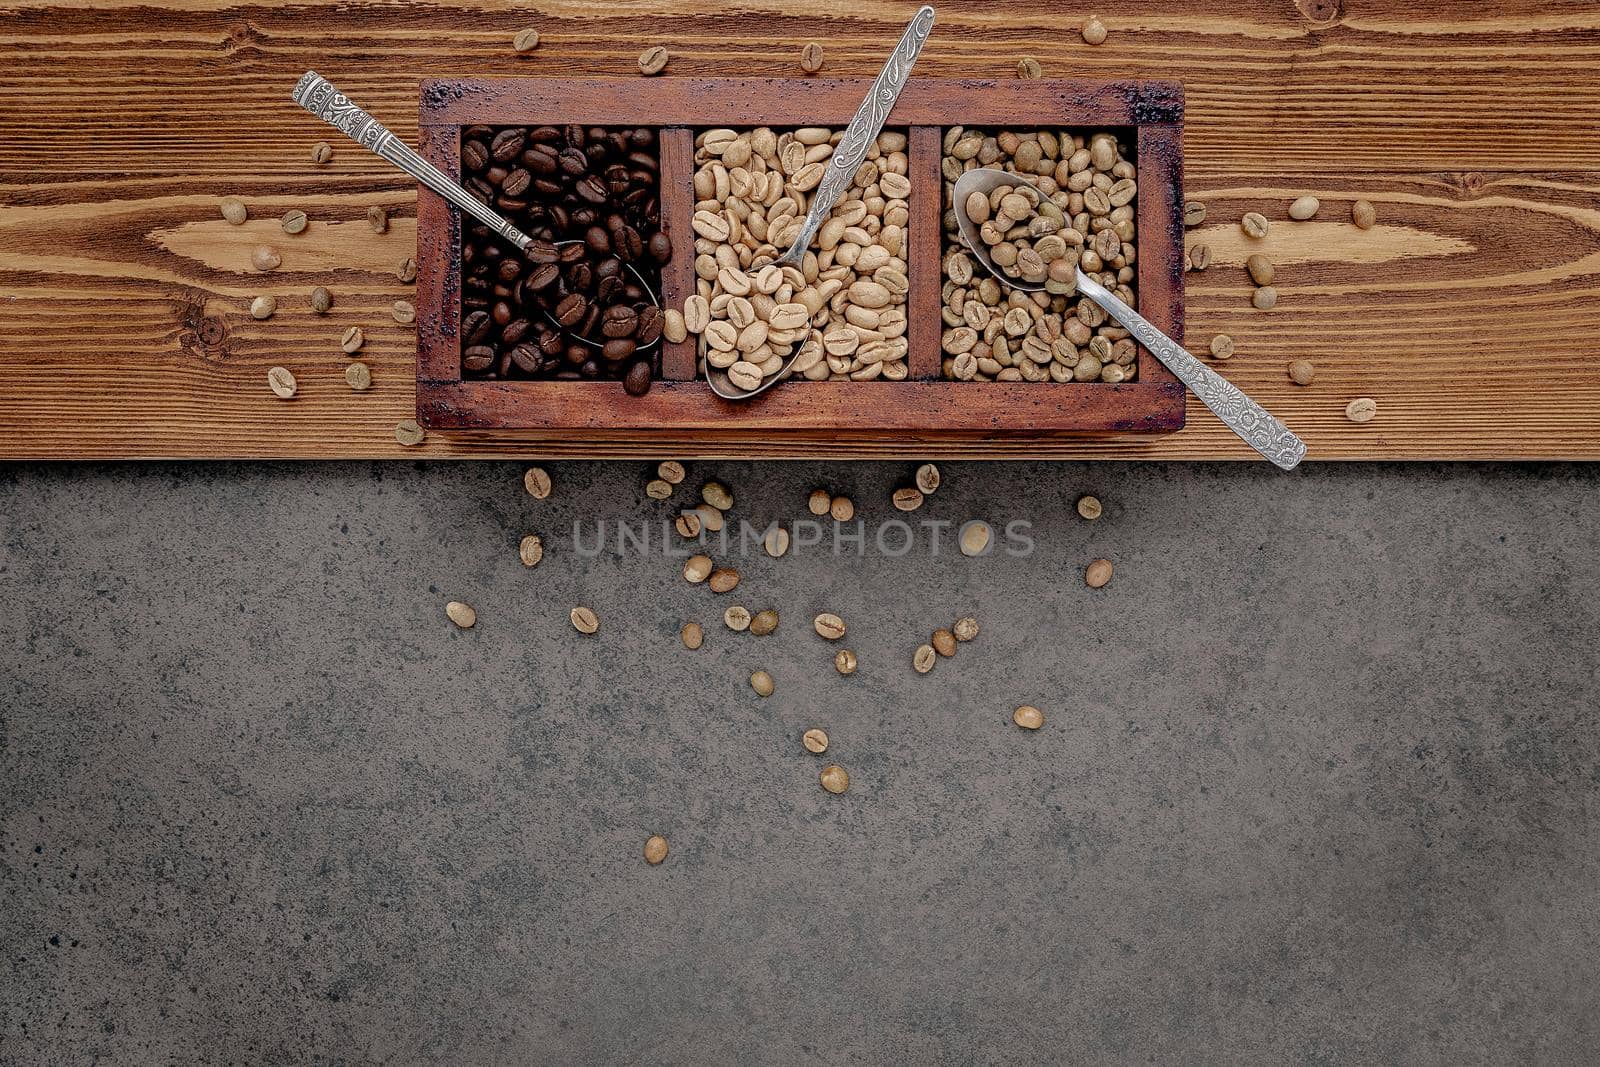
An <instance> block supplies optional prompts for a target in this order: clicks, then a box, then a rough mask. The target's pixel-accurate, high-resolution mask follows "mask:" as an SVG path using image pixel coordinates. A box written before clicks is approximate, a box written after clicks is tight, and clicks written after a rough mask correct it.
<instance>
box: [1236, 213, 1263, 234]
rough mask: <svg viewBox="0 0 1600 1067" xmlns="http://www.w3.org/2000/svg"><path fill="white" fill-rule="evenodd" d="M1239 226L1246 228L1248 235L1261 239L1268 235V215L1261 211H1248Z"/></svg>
mask: <svg viewBox="0 0 1600 1067" xmlns="http://www.w3.org/2000/svg"><path fill="white" fill-rule="evenodd" d="M1239 228H1240V229H1242V230H1244V235H1245V236H1246V237H1250V238H1254V239H1255V240H1257V241H1259V240H1261V238H1263V237H1265V236H1266V235H1267V229H1268V226H1267V217H1266V216H1265V215H1263V214H1261V212H1259V211H1247V212H1245V216H1244V218H1242V219H1240V220H1239Z"/></svg>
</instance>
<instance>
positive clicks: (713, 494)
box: [700, 482, 733, 511]
mask: <svg viewBox="0 0 1600 1067" xmlns="http://www.w3.org/2000/svg"><path fill="white" fill-rule="evenodd" d="M700 499H701V500H704V501H705V502H706V503H707V504H710V505H711V506H712V507H714V508H716V509H717V510H718V511H728V510H730V509H731V508H732V507H733V493H732V492H730V491H729V489H728V487H727V486H725V485H723V484H722V483H721V482H707V483H706V484H705V485H702V486H701V487H700Z"/></svg>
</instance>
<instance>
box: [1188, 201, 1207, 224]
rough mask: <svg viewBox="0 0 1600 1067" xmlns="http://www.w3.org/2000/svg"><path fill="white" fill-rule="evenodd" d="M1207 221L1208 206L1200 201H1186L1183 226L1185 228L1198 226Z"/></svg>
mask: <svg viewBox="0 0 1600 1067" xmlns="http://www.w3.org/2000/svg"><path fill="white" fill-rule="evenodd" d="M1204 221H1206V206H1205V204H1203V203H1201V202H1200V201H1198V200H1189V201H1186V202H1185V203H1184V205H1183V224H1184V225H1185V226H1198V225H1200V224H1201V223H1202V222H1204Z"/></svg>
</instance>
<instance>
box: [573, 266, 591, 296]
mask: <svg viewBox="0 0 1600 1067" xmlns="http://www.w3.org/2000/svg"><path fill="white" fill-rule="evenodd" d="M566 279H567V288H569V289H576V290H579V291H585V292H586V291H587V290H588V289H589V287H590V286H591V285H593V284H594V268H593V267H591V266H589V264H587V263H574V264H573V265H572V266H570V267H568V268H567V273H566Z"/></svg>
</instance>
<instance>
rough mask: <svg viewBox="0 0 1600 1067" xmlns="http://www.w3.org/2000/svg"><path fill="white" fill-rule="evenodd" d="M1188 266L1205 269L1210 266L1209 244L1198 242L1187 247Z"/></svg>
mask: <svg viewBox="0 0 1600 1067" xmlns="http://www.w3.org/2000/svg"><path fill="white" fill-rule="evenodd" d="M1189 266H1190V267H1192V268H1193V269H1195V270H1205V269H1206V268H1207V267H1209V266H1211V246H1210V245H1205V244H1199V245H1195V246H1194V247H1193V248H1191V249H1189Z"/></svg>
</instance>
